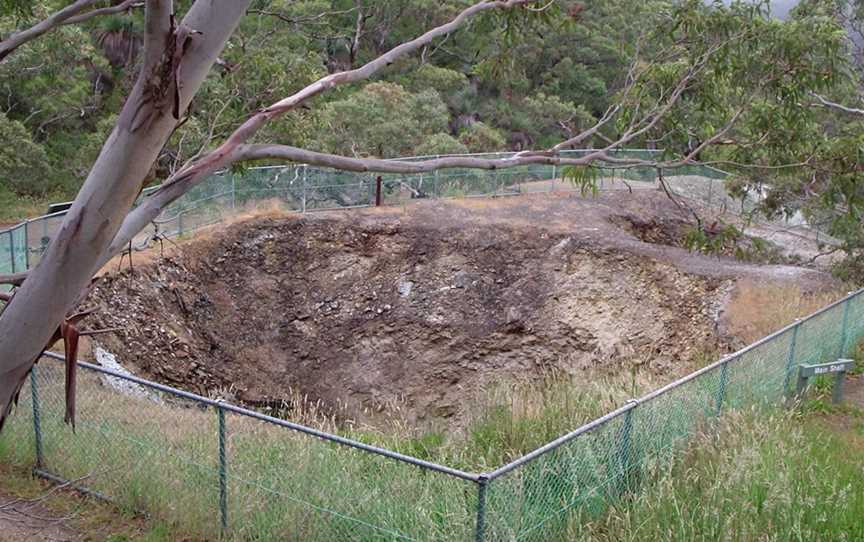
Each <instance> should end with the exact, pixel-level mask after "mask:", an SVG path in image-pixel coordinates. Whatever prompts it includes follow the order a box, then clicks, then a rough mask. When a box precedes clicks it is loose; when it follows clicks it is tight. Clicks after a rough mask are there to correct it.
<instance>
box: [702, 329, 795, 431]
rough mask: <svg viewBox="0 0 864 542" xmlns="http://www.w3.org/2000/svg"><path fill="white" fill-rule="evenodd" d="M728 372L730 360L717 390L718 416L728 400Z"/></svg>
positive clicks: (723, 371)
mask: <svg viewBox="0 0 864 542" xmlns="http://www.w3.org/2000/svg"><path fill="white" fill-rule="evenodd" d="M796 329H797V328H796ZM728 372H729V362H728V361H727V362H726V363H724V364H723V367H722V368H721V369H720V389H718V390H717V409H716V411H715V415H716V416H717V417H719V416H720V413H721V412H722V411H723V401H725V400H726V382H727V381H728V379H729V375H728Z"/></svg>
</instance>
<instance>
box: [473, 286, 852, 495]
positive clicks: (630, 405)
mask: <svg viewBox="0 0 864 542" xmlns="http://www.w3.org/2000/svg"><path fill="white" fill-rule="evenodd" d="M862 294H864V288H862V289H860V290H857V291H855V292H850V293H849V294H848V295H846V296H845V297H843V298H842V299H838V300H837V301H835V302H833V303H831V304H829V305H826V306H825V307H822V308H821V309H819V310H817V311H816V312H814V313H812V314H810V315H808V316H806V317H804V318H800V319H798V320H796V321H795V322H792V323H791V324H789V325H788V326H785V327H783V328H781V329H778V330H777V331H775V332H774V333H771V334H770V335H766V336H765V337H762V338H761V339H759V340H758V341H756V342H754V343H752V344H749V345H747V346H745V347H744V348H742V349H740V350H738V351H737V352H733V353H731V354H727V355H726V356H724V357H722V358H720V359H719V360H718V361H715V362H714V363H712V364H710V365H707V366H705V367H703V368H701V369H699V370H698V371H694V372H692V373H690V374H688V375H686V376H684V377H682V378H679V379H678V380H676V381H674V382H670V383H669V384H666V385H665V386H663V387H661V388H658V389H656V390H654V391H651V392H648V393H647V394H645V395H643V396H642V397H640V398H639V399H632V400H630V401H628V402H627V404H625V405H624V406H622V407H620V408H618V409H616V410H613V411H612V412H610V413H609V414H606V415H605V416H601V417H600V418H597V419H596V420H593V421H590V422H588V423H586V424H584V425H582V426H581V427H578V428H577V429H574V430H573V431H571V432H569V433H567V434H566V435H563V436H561V437H558V438H557V439H555V440H553V441H552V442H550V443H548V444H545V445H543V446H541V447H540V448H537V449H536V450H534V451H532V452H529V453H528V454H526V455H523V456H522V457H519V458H517V459H515V460H513V461H511V462H510V463H508V464H506V465H504V466H503V467H500V468H498V469H496V470H494V471H492V472H491V473H489V474H488V475H487V477H488V478H489V479H490V480H491V479H494V478H498V477H499V476H502V475H504V474H507V473H508V472H510V471H512V470H513V469H515V468H517V467H519V466H521V465H524V464H525V463H528V462H529V461H532V460H534V459H536V458H538V457H540V456H542V455H545V454H547V453H549V452H551V451H552V450H554V449H556V448H559V447H560V446H562V445H564V444H566V443H568V442H570V441H571V440H573V439H575V438H576V437H578V436H579V435H582V434H584V433H586V432H588V431H591V430H592V429H594V428H596V427H599V426H601V425H603V424H605V423H606V422H608V421H610V420H612V419H614V418H617V417H618V416H620V415H621V414H624V413H625V412H627V411H629V410H632V409H634V408H636V407H637V406H638V405H640V404H642V403H645V402H648V401H651V400H652V399H655V398H657V397H660V396H661V395H664V394H666V393H668V392H669V391H671V390H673V389H675V388H678V387H680V386H682V385H684V384H686V383H688V382H690V381H691V380H695V379H696V378H699V377H700V376H702V375H704V374H705V373H708V372H711V371H713V370H715V369H717V368H718V367H720V366H722V365H725V364H727V363H729V362H731V361H732V360H735V359H738V358H740V357H741V356H743V355H744V354H746V353H748V352H750V351H752V350H754V349H756V348H758V347H760V346H762V345H763V344H765V343H767V342H770V341H773V340H775V339H777V337H779V336H781V335H783V334H784V333H786V332H787V331H789V330H791V329H792V328H794V327H796V326H800V325H801V324H804V323H805V322H808V321H810V320H812V319H814V318H816V317H818V316H819V315H821V314H824V313H825V312H827V311H829V310H831V309H833V308H834V307H837V306H838V305H840V304H842V303H845V302H847V301H849V300H850V299H853V298H855V297H858V296H859V295H862Z"/></svg>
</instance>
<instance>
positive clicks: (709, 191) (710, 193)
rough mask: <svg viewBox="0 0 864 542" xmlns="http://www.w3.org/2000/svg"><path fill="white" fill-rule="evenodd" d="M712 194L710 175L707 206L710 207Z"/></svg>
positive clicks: (712, 179)
mask: <svg viewBox="0 0 864 542" xmlns="http://www.w3.org/2000/svg"><path fill="white" fill-rule="evenodd" d="M713 195H714V178H713V177H711V178H710V181H709V182H708V207H711V198H712V197H713Z"/></svg>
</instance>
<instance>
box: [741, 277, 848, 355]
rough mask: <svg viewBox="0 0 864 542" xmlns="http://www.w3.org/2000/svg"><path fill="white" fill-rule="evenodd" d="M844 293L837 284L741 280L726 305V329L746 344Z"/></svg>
mask: <svg viewBox="0 0 864 542" xmlns="http://www.w3.org/2000/svg"><path fill="white" fill-rule="evenodd" d="M846 294H847V292H846V291H843V290H841V289H840V288H832V289H829V290H822V291H817V292H808V291H805V290H803V289H802V288H801V287H800V286H798V285H795V284H788V283H786V284H770V283H756V282H753V281H741V282H739V283H738V286H737V288H736V289H735V293H734V294H733V296H732V300H731V302H730V303H729V305H728V308H727V314H726V320H727V321H728V322H729V332H730V334H731V335H733V336H735V337H738V338H739V339H741V340H742V341H744V342H745V343H748V344H749V343H751V342H754V341H756V340H758V339H761V338H762V337H764V336H766V335H769V334H770V333H773V332H774V331H777V330H778V329H780V328H782V327H784V326H786V325H789V324H791V323H792V322H794V321H795V319H796V318H802V317H804V316H807V315H808V314H812V313H813V312H816V311H817V310H819V309H820V308H822V307H824V306H826V305H828V304H829V303H832V302H834V301H837V300H838V299H841V298H842V297H844V296H845V295H846Z"/></svg>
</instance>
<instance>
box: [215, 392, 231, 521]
mask: <svg viewBox="0 0 864 542" xmlns="http://www.w3.org/2000/svg"><path fill="white" fill-rule="evenodd" d="M216 416H217V418H218V420H219V519H220V522H221V526H222V534H223V535H224V534H225V533H226V532H228V457H227V455H226V453H225V411H224V410H223V409H222V406H221V405H217V406H216Z"/></svg>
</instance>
